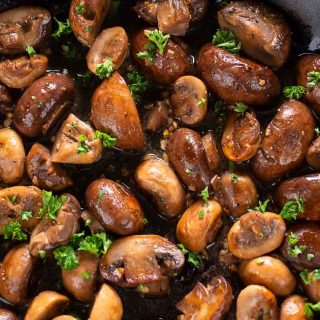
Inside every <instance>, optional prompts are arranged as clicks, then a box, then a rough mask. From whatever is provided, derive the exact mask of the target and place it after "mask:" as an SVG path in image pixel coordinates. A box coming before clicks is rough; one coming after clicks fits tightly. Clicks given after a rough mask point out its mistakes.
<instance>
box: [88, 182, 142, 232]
mask: <svg viewBox="0 0 320 320" xmlns="http://www.w3.org/2000/svg"><path fill="white" fill-rule="evenodd" d="M85 199H86V206H87V208H88V210H89V211H90V213H92V214H93V215H94V216H95V217H96V218H97V219H98V221H99V222H100V223H101V224H102V225H103V227H104V228H105V230H107V231H111V232H114V233H117V234H121V235H128V234H133V233H137V232H139V231H141V230H142V229H143V226H144V223H143V219H144V215H143V211H142V209H141V207H140V204H139V202H138V201H137V199H136V198H135V196H134V195H133V194H132V193H131V192H130V190H129V189H128V188H127V187H125V186H122V185H121V184H119V183H117V182H115V181H112V180H110V179H104V178H101V179H97V180H95V181H93V182H92V183H91V184H90V185H89V186H88V187H87V190H86V193H85Z"/></svg>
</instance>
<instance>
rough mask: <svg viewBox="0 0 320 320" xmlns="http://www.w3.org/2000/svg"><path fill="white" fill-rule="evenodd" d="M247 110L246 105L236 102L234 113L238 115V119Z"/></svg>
mask: <svg viewBox="0 0 320 320" xmlns="http://www.w3.org/2000/svg"><path fill="white" fill-rule="evenodd" d="M248 108H249V107H248V106H247V105H246V104H244V103H242V102H237V103H236V105H235V108H234V111H235V112H236V113H237V114H238V117H239V116H244V115H245V113H246V111H247V109H248Z"/></svg>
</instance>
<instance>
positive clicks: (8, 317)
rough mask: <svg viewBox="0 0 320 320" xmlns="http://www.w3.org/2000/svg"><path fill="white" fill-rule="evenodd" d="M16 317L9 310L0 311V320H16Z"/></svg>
mask: <svg viewBox="0 0 320 320" xmlns="http://www.w3.org/2000/svg"><path fill="white" fill-rule="evenodd" d="M18 319H19V318H18V316H16V315H15V314H14V313H13V312H12V311H11V310H8V309H0V320H18Z"/></svg>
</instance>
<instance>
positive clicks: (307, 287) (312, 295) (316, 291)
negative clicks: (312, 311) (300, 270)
mask: <svg viewBox="0 0 320 320" xmlns="http://www.w3.org/2000/svg"><path fill="white" fill-rule="evenodd" d="M314 273H315V271H309V272H308V273H307V278H308V279H309V281H310V283H305V282H304V281H301V282H302V286H303V289H304V292H305V294H306V295H307V297H308V298H309V299H310V300H311V301H312V302H313V303H317V302H319V301H320V280H319V279H317V278H316V277H314Z"/></svg>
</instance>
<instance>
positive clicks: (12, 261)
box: [0, 244, 39, 305]
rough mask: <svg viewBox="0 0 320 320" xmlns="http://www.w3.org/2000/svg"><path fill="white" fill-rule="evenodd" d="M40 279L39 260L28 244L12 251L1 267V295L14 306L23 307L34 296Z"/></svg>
mask: <svg viewBox="0 0 320 320" xmlns="http://www.w3.org/2000/svg"><path fill="white" fill-rule="evenodd" d="M38 278H39V270H38V263H37V259H36V258H33V257H32V256H31V254H30V251H29V248H28V244H21V245H18V246H16V247H14V248H13V249H11V250H10V251H9V252H8V253H7V254H6V256H5V257H4V260H3V262H2V264H1V266H0V295H1V297H2V298H4V299H5V300H7V301H8V302H9V303H11V304H13V305H22V304H24V303H26V300H27V299H28V298H29V297H30V295H31V294H32V292H33V290H34V287H35V285H36V283H37V281H38Z"/></svg>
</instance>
